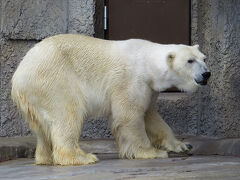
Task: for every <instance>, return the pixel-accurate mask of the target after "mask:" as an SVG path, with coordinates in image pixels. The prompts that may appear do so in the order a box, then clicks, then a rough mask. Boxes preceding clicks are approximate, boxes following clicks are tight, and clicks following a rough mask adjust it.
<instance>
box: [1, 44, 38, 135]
mask: <svg viewBox="0 0 240 180" xmlns="http://www.w3.org/2000/svg"><path fill="white" fill-rule="evenodd" d="M35 43H36V41H21V40H12V41H5V42H4V43H3V45H2V51H1V53H2V54H1V59H0V60H1V71H0V77H1V89H0V91H1V96H0V103H1V106H0V113H1V119H0V136H18V135H27V134H29V133H30V131H29V128H28V125H27V123H26V122H25V121H24V118H22V117H21V115H20V113H18V111H17V109H16V106H15V105H14V104H13V102H12V100H11V87H12V86H11V79H12V75H13V73H14V71H15V69H16V67H17V66H18V64H19V62H20V61H21V59H22V58H23V56H24V55H25V54H26V52H27V51H28V50H29V49H30V48H31V47H32V46H33V45H34V44H35Z"/></svg>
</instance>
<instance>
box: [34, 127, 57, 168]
mask: <svg viewBox="0 0 240 180" xmlns="http://www.w3.org/2000/svg"><path fill="white" fill-rule="evenodd" d="M40 128H41V126H40V127H39V128H38V130H37V131H35V132H36V136H37V147H36V152H35V162H36V164H37V165H52V164H53V159H52V145H51V141H50V140H49V137H47V136H46V135H45V134H44V132H43V130H42V129H40Z"/></svg>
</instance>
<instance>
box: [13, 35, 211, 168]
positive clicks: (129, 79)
mask: <svg viewBox="0 0 240 180" xmlns="http://www.w3.org/2000/svg"><path fill="white" fill-rule="evenodd" d="M205 58H206V57H205V55H204V54H202V53H201V52H200V51H199V50H198V46H186V45H161V44H157V43H153V42H150V41H146V40H139V39H130V40H124V41H110V40H102V39H97V38H93V37H88V36H84V35H76V34H75V35H73V34H65V35H56V36H53V37H49V38H46V39H44V40H42V41H41V42H39V43H37V44H36V45H35V46H34V47H33V48H32V49H30V50H29V52H28V53H27V54H26V56H25V57H24V59H23V60H22V61H21V63H20V64H19V66H18V68H17V70H16V72H15V73H14V75H13V78H12V99H13V101H14V102H15V103H16V104H17V106H18V108H19V109H20V110H21V111H22V112H23V114H24V115H25V117H26V119H27V120H28V121H29V124H30V128H31V129H32V130H33V131H34V132H35V133H36V136H37V147H36V154H35V159H36V164H54V165H57V164H59V165H86V164H90V163H95V162H96V161H97V160H98V159H97V157H96V156H95V155H94V154H91V153H86V152H84V151H83V150H82V149H81V148H80V147H79V144H78V140H79V137H80V133H81V129H82V124H83V121H84V119H85V118H86V117H88V116H95V117H99V116H108V117H109V124H110V126H111V130H112V133H113V134H114V136H115V139H116V141H117V146H118V149H119V155H120V157H121V158H129V159H132V158H166V157H168V152H169V151H174V152H182V151H187V150H189V148H190V147H191V145H189V144H187V143H184V142H181V141H179V140H177V139H176V138H175V136H174V134H173V132H172V130H171V129H170V127H169V126H168V125H167V124H166V123H165V122H164V121H163V119H162V118H161V116H160V115H159V114H158V113H157V111H156V107H155V101H156V97H157V93H158V92H160V91H164V90H166V89H167V88H169V87H172V86H176V87H178V88H179V89H182V90H183V91H187V92H193V91H195V90H196V89H197V88H198V87H199V86H201V85H205V84H206V83H207V79H208V78H209V76H210V72H209V70H208V68H207V66H206V64H205V63H204V59H205Z"/></svg>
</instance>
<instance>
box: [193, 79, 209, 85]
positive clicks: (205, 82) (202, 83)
mask: <svg viewBox="0 0 240 180" xmlns="http://www.w3.org/2000/svg"><path fill="white" fill-rule="evenodd" d="M194 80H195V82H196V83H197V84H198V85H201V86H205V85H207V80H201V81H198V80H196V79H194Z"/></svg>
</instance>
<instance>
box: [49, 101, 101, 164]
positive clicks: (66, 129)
mask: <svg viewBox="0 0 240 180" xmlns="http://www.w3.org/2000/svg"><path fill="white" fill-rule="evenodd" d="M72 107H74V106H72ZM66 109H67V111H68V107H66ZM69 110H70V111H68V113H67V112H65V113H66V114H64V117H58V119H56V120H54V122H53V124H52V130H51V138H52V145H53V161H54V164H56V165H57V164H59V165H86V164H92V163H95V162H96V161H98V159H97V157H96V156H95V155H94V154H91V153H85V152H84V151H83V150H81V149H80V147H79V144H78V140H79V137H80V133H81V130H82V123H83V118H84V116H80V115H79V113H77V111H75V110H74V109H69ZM69 112H71V113H69Z"/></svg>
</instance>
